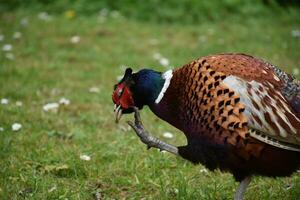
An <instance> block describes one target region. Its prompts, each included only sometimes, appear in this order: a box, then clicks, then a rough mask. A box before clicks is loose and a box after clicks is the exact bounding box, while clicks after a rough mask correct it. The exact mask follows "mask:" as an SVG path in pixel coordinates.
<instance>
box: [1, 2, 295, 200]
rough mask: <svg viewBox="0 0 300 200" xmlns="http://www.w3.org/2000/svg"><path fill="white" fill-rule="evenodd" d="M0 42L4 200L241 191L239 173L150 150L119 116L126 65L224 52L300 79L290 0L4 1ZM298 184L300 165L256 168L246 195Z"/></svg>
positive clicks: (177, 140)
mask: <svg viewBox="0 0 300 200" xmlns="http://www.w3.org/2000/svg"><path fill="white" fill-rule="evenodd" d="M0 47H1V49H0V100H1V104H0V137H1V139H0V158H1V162H0V199H97V198H98V199H100V197H101V199H232V196H233V194H234V191H235V189H236V187H237V183H236V182H235V181H234V180H233V178H232V176H231V175H230V174H227V173H221V172H219V171H216V172H207V171H206V170H205V169H204V167H203V166H201V165H199V166H194V165H192V164H190V163H189V162H187V161H184V160H182V159H180V158H176V157H174V156H172V155H168V154H165V153H160V152H157V151H156V150H150V151H147V150H146V147H145V146H144V145H143V144H141V142H140V141H139V140H138V138H137V137H136V136H135V135H134V133H133V131H132V130H130V129H129V127H128V126H127V125H126V123H125V121H126V120H129V119H132V116H126V117H124V118H123V119H122V120H121V122H120V124H118V125H117V124H115V123H114V115H113V111H112V110H113V105H112V102H111V92H112V88H113V85H114V84H115V83H116V82H117V79H118V77H119V76H120V75H122V74H123V72H124V69H125V67H124V66H131V67H132V68H134V70H138V69H141V68H142V67H145V66H146V67H150V68H153V69H156V70H159V71H166V70H167V69H169V68H173V67H180V66H181V65H183V64H185V63H187V62H189V61H191V60H193V59H196V58H198V57H201V56H205V55H208V54H215V53H221V52H243V53H247V54H251V55H254V56H256V57H259V58H263V59H265V60H268V61H270V62H271V63H273V64H274V65H276V66H279V67H280V68H282V69H284V70H286V71H288V72H290V73H293V74H294V75H295V76H296V77H298V78H299V77H300V76H299V71H300V9H299V3H298V1H280V0H278V1H275V0H273V1H272V0H265V1H262V0H253V1H240V0H225V1H217V0H210V1H196V0H182V1H172V0H166V1H159V0H149V1H131V0H124V1H108V0H107V1H104V0H103V1H96V0H91V1H84V0H73V1H71V0H65V1H62V0H53V1H50V0H44V1H41V0H26V1H22V0H10V1H7V0H6V1H4V0H0ZM62 98H65V99H67V100H70V104H68V105H64V103H66V102H65V101H61V102H60V103H59V101H60V100H61V99H62ZM49 103H57V104H56V106H58V107H57V108H56V109H52V110H51V109H50V110H47V109H46V110H45V107H44V106H45V105H49ZM142 117H143V119H144V122H145V126H146V127H147V128H148V129H149V130H150V131H151V132H153V133H154V134H155V135H156V136H158V137H160V138H162V139H163V140H166V141H167V142H169V143H172V144H177V145H180V144H184V143H185V139H184V136H183V135H182V133H180V132H179V131H177V130H176V129H174V128H172V127H170V126H168V125H167V124H166V123H165V122H162V121H161V120H159V119H157V118H156V117H155V116H154V115H153V114H152V113H151V112H150V111H149V110H148V109H147V108H145V109H144V110H143V112H142ZM14 123H19V124H21V125H22V128H21V129H20V130H18V131H13V130H12V125H13V124H14ZM165 132H171V133H172V134H173V136H174V137H173V138H165V137H164V133H165ZM87 157H88V158H90V160H86V159H88V158H87ZM299 188H300V174H299V172H297V173H295V175H294V176H292V177H288V178H277V179H271V178H261V177H257V178H255V179H254V181H253V182H252V183H251V185H250V187H249V189H248V191H247V193H246V197H245V198H246V199H257V200H258V199H296V200H297V199H299V197H300V190H299Z"/></svg>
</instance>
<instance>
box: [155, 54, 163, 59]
mask: <svg viewBox="0 0 300 200" xmlns="http://www.w3.org/2000/svg"><path fill="white" fill-rule="evenodd" d="M153 58H154V59H155V60H159V59H161V58H162V56H161V54H160V53H154V54H153Z"/></svg>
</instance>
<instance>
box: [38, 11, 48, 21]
mask: <svg viewBox="0 0 300 200" xmlns="http://www.w3.org/2000/svg"><path fill="white" fill-rule="evenodd" d="M38 18H39V19H40V20H43V21H50V20H51V17H50V15H49V14H48V13H47V12H40V13H39V14H38Z"/></svg>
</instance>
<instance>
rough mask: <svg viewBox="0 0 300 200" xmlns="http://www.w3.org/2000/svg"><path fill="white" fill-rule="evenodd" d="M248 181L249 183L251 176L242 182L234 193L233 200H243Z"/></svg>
mask: <svg viewBox="0 0 300 200" xmlns="http://www.w3.org/2000/svg"><path fill="white" fill-rule="evenodd" d="M250 181H251V176H248V177H246V178H245V179H244V180H242V182H241V183H240V186H239V188H238V190H237V191H236V193H235V195H234V200H243V196H244V193H245V191H246V189H247V187H248V185H249V183H250Z"/></svg>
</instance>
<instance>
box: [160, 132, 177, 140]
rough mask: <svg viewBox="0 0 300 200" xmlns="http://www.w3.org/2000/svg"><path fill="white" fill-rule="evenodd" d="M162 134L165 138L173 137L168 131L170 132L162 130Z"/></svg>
mask: <svg viewBox="0 0 300 200" xmlns="http://www.w3.org/2000/svg"><path fill="white" fill-rule="evenodd" d="M163 136H164V137H165V138H169V139H171V138H173V137H174V136H173V134H172V133H170V132H164V133H163Z"/></svg>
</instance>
